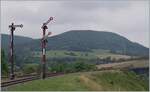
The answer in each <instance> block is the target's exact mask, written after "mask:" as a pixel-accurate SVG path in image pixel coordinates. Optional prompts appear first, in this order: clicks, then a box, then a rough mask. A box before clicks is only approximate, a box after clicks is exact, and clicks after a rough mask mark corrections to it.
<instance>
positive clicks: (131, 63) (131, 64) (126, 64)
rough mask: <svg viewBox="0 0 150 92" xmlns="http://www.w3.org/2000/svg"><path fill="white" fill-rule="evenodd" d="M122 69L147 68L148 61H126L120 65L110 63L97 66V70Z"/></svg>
mask: <svg viewBox="0 0 150 92" xmlns="http://www.w3.org/2000/svg"><path fill="white" fill-rule="evenodd" d="M107 67H112V68H124V67H132V68H142V67H149V60H148V59H144V60H132V61H126V62H120V63H111V64H101V65H97V68H98V69H102V68H107Z"/></svg>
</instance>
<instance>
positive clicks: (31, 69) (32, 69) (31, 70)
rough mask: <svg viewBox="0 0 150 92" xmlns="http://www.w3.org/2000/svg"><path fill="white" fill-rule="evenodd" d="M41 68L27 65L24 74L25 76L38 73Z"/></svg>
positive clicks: (35, 65)
mask: <svg viewBox="0 0 150 92" xmlns="http://www.w3.org/2000/svg"><path fill="white" fill-rule="evenodd" d="M39 67H40V66H39V65H38V64H25V65H24V66H23V73H24V74H31V73H38V71H39Z"/></svg>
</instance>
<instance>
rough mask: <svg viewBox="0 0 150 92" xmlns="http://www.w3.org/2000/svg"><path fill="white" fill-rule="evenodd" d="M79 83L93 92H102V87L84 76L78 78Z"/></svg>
mask: <svg viewBox="0 0 150 92" xmlns="http://www.w3.org/2000/svg"><path fill="white" fill-rule="evenodd" d="M79 78H80V81H81V82H82V83H83V84H85V86H87V87H88V88H90V89H91V90H93V91H100V90H102V87H101V86H100V85H99V84H98V83H96V82H94V81H93V80H91V79H89V78H88V77H87V76H85V75H81V76H80V77H79Z"/></svg>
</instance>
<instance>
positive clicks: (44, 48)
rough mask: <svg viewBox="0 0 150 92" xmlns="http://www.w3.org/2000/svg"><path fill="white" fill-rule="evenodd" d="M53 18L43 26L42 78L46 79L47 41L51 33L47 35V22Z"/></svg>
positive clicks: (51, 18)
mask: <svg viewBox="0 0 150 92" xmlns="http://www.w3.org/2000/svg"><path fill="white" fill-rule="evenodd" d="M52 20H53V17H50V18H49V20H48V21H47V22H45V23H43V26H42V27H41V28H42V30H43V37H42V78H43V79H45V77H46V43H47V38H48V35H50V34H51V32H49V33H48V34H47V35H45V34H46V29H48V27H47V24H48V23H49V22H50V21H52Z"/></svg>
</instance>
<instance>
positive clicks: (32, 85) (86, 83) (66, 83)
mask: <svg viewBox="0 0 150 92" xmlns="http://www.w3.org/2000/svg"><path fill="white" fill-rule="evenodd" d="M148 86H149V85H148V81H145V80H142V79H141V78H140V77H139V76H138V75H136V74H135V73H133V72H123V71H118V70H109V71H108V70H107V71H95V72H84V73H75V74H67V75H64V76H59V77H53V78H48V79H45V80H35V81H31V82H26V83H24V84H17V85H14V86H10V87H8V88H7V90H8V91H37V90H38V91H95V90H102V91H105V90H106V91H119V90H123V91H146V90H148Z"/></svg>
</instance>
